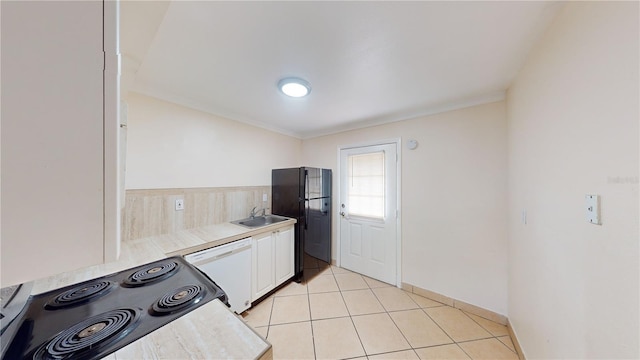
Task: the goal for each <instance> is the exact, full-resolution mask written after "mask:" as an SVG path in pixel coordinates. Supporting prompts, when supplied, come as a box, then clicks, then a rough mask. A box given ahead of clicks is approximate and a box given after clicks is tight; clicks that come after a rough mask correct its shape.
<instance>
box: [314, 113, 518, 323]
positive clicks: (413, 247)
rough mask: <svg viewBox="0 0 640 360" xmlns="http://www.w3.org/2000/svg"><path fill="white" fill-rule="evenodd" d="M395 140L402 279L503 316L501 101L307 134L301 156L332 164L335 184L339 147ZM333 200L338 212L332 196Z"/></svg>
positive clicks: (503, 148)
mask: <svg viewBox="0 0 640 360" xmlns="http://www.w3.org/2000/svg"><path fill="white" fill-rule="evenodd" d="M399 137H400V138H402V140H403V149H402V163H401V167H402V174H401V177H402V199H401V203H402V208H401V213H402V264H403V265H402V281H403V282H405V283H409V284H412V285H415V286H418V287H420V288H423V289H428V290H431V291H435V292H437V293H440V294H443V295H446V296H449V297H452V298H455V299H458V300H462V301H465V302H468V303H471V304H474V305H477V306H480V307H483V308H485V309H488V310H492V311H495V312H497V313H500V314H506V313H507V301H506V299H507V260H506V259H507V242H506V219H505V214H506V164H507V154H506V146H507V139H506V110H505V103H504V102H497V103H491V104H486V105H480V106H475V107H470V108H466V109H461V110H456V111H450V112H446V113H442V114H437V115H431V116H426V117H421V118H417V119H413V120H407V121H401V122H396V123H392V124H387V125H381V126H375V127H370V128H366V129H360V130H354V131H348V132H343V133H339V134H335V135H330V136H323V137H319V138H314V139H308V140H305V141H304V142H303V158H302V160H303V163H304V164H305V165H309V166H317V167H325V168H330V169H333V170H334V182H337V181H338V179H337V178H336V175H337V174H336V169H337V158H338V153H337V151H338V146H341V145H350V144H358V143H363V142H370V141H376V140H384V139H392V138H399ZM408 139H416V140H417V141H418V142H419V146H418V148H417V149H416V150H413V151H411V150H407V149H406V147H405V146H404V143H406V141H407V140H408ZM333 204H334V209H333V213H334V214H337V212H338V210H337V206H339V199H338V198H337V197H336V198H335V200H334V202H333ZM334 219H335V216H334ZM336 223H337V221H334V222H333V224H334V229H333V244H332V248H333V249H332V251H333V255H332V257H333V258H334V259H335V258H336V249H337V247H336V239H337V228H336Z"/></svg>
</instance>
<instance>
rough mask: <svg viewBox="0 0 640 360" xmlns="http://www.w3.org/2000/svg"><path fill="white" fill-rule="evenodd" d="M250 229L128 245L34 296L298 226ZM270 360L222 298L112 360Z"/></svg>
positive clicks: (263, 344)
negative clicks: (109, 258)
mask: <svg viewBox="0 0 640 360" xmlns="http://www.w3.org/2000/svg"><path fill="white" fill-rule="evenodd" d="M295 222H296V220H295V219H289V220H286V221H282V222H279V223H275V224H270V225H266V226H262V227H260V228H255V229H249V228H244V227H242V226H239V225H234V224H231V223H223V224H217V225H210V226H204V227H200V228H196V229H189V230H183V231H180V232H176V233H173V234H166V235H158V236H151V237H148V238H143V239H137V240H132V241H124V242H122V244H121V253H120V258H119V260H118V261H115V262H111V263H106V264H100V265H95V266H90V267H88V268H84V269H79V270H76V271H71V272H67V273H64V274H60V275H55V276H50V277H48V278H44V279H40V280H36V281H34V283H33V289H32V294H39V293H43V292H47V291H50V290H54V289H58V288H61V287H64V286H68V285H72V284H75V283H79V282H82V281H86V280H90V279H94V278H97V277H100V276H104V275H109V274H112V273H115V272H118V271H122V270H126V269H129V268H132V267H136V266H139V265H142V264H146V263H149V262H152V261H156V260H160V259H164V258H166V257H169V256H175V255H187V254H191V253H194V252H197V251H200V250H204V249H208V248H211V247H215V246H219V245H223V244H226V243H229V242H232V241H236V240H239V239H244V238H247V237H249V236H253V235H256V234H260V233H264V232H270V231H274V230H277V229H280V228H283V227H287V226H291V225H293V224H295ZM140 358H153V359H252V358H254V359H257V358H260V359H270V358H272V352H271V345H270V344H269V343H268V342H267V341H266V340H264V339H263V338H262V337H260V336H259V335H258V334H257V333H255V332H254V331H253V329H251V328H250V327H249V326H248V325H246V324H245V323H244V321H243V320H241V319H240V318H239V317H238V316H237V315H235V314H234V313H233V312H231V310H229V309H228V308H227V307H226V306H224V304H222V303H221V302H220V301H219V300H215V301H212V302H210V303H207V304H206V305H203V306H201V307H199V308H197V309H195V310H193V311H191V312H189V313H188V314H186V315H184V316H182V317H180V318H178V319H176V320H174V321H172V322H171V323H169V324H167V325H165V326H163V327H161V328H160V329H157V330H155V331H153V332H152V333H150V334H148V335H146V336H145V337H143V338H141V339H139V340H137V341H135V342H133V343H131V344H129V345H128V346H126V347H124V348H122V349H120V350H118V351H117V352H115V353H113V354H111V355H109V356H108V357H107V359H140Z"/></svg>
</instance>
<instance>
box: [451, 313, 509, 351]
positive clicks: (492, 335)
mask: <svg viewBox="0 0 640 360" xmlns="http://www.w3.org/2000/svg"><path fill="white" fill-rule="evenodd" d="M458 310H460V309H458ZM460 311H461V312H462V313H463V314H465V315H466V316H467V317H468V318H469V319H471V321H473V322H474V323H476V324H478V326H480V327H481V328H482V329H484V331H486V332H488V333H489V335H491V337H492V338H494V339H496V340H498V342H499V343H500V344H502V345H504V347H506V348H507V349H509V351H511V352H513V353H515V354H516V355H517V354H518V353H517V352H514V351H513V350H511V349H510V348H509V347H508V346H507V344H505V343H503V342H502V341H500V339H498V336H497V335H494V334H493V333H492V332H491V331H489V329H487V328H485V327H484V326H482V324H480V323H479V322H477V321H476V320H475V319H474V318H472V317H471V316H469V314H467V312H466V311H464V310H460ZM476 316H479V315H476ZM480 317H482V316H480ZM483 319H484V318H483ZM485 320H487V321H491V320H489V319H485ZM494 322H495V321H494ZM502 336H509V335H508V334H507V335H502ZM487 339H491V338H484V339H476V340H487ZM509 339H511V336H509ZM469 341H475V340H469ZM469 341H464V342H469ZM511 342H513V340H511Z"/></svg>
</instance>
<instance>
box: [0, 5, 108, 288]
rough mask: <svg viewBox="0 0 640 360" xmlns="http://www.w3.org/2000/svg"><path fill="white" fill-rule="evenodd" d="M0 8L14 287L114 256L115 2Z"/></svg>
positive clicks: (2, 200) (0, 207) (5, 224)
mask: <svg viewBox="0 0 640 360" xmlns="http://www.w3.org/2000/svg"><path fill="white" fill-rule="evenodd" d="M0 7H1V8H0V16H1V22H0V24H1V44H2V51H1V58H0V61H1V63H0V65H1V67H0V69H1V73H0V79H1V93H0V94H1V95H0V96H1V98H0V102H1V104H2V106H1V108H0V109H1V110H0V111H1V113H0V116H1V121H2V123H1V128H0V148H1V166H2V167H1V169H2V170H1V173H0V187H1V193H0V241H1V266H2V267H1V279H0V282H1V284H2V286H8V285H12V284H17V283H21V282H25V281H30V280H33V279H37V278H41V277H45V276H49V275H53V274H58V273H62V272H65V271H68V270H72V269H77V268H81V267H84V266H88V265H93V264H98V263H103V262H105V261H110V260H115V259H116V258H117V256H118V252H119V233H120V230H119V224H120V215H119V210H120V206H119V201H120V200H119V196H118V193H119V189H118V126H119V124H118V101H119V93H118V88H119V86H118V81H119V80H118V78H119V54H118V32H117V28H118V23H117V21H118V20H117V19H118V2H117V1H105V2H104V3H103V2H101V1H70V2H60V1H55V2H46V1H42V2H32V1H2V2H0Z"/></svg>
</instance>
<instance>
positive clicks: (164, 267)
mask: <svg viewBox="0 0 640 360" xmlns="http://www.w3.org/2000/svg"><path fill="white" fill-rule="evenodd" d="M177 269H178V263H177V262H175V261H170V262H159V263H153V264H149V265H147V266H145V267H144V268H142V269H140V270H138V271H136V272H134V273H133V274H131V275H130V276H129V277H128V278H126V279H125V280H124V283H123V285H124V286H128V287H136V286H144V285H146V284H149V283H153V282H155V281H158V280H161V279H166V278H168V277H170V276H172V275H173V274H175V272H176V270H177Z"/></svg>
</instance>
